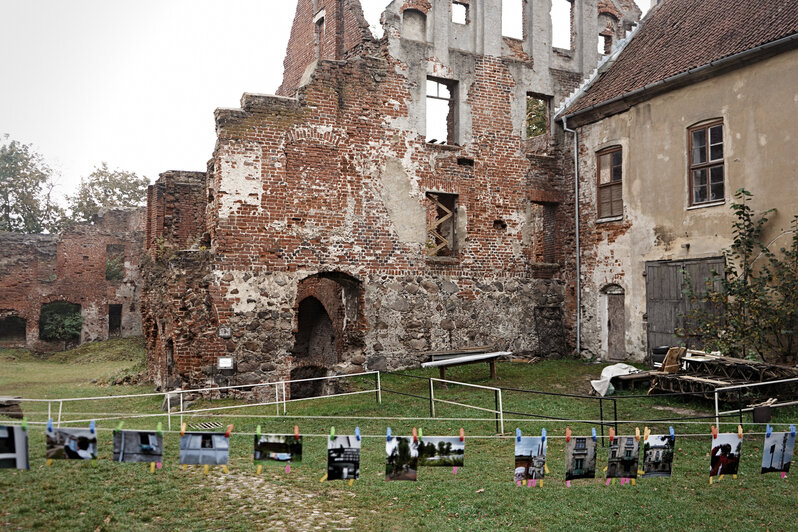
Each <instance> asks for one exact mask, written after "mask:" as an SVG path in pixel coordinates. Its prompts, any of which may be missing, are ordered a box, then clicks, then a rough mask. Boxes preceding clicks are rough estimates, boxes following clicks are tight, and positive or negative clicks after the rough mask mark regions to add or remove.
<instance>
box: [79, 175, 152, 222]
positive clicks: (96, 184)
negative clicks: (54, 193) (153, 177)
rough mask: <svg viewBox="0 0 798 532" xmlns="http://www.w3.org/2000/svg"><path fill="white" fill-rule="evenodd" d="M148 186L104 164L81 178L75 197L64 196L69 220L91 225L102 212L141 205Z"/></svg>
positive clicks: (144, 181) (145, 180)
mask: <svg viewBox="0 0 798 532" xmlns="http://www.w3.org/2000/svg"><path fill="white" fill-rule="evenodd" d="M149 184H150V182H149V180H148V179H147V178H146V177H139V176H138V175H136V174H135V173H133V172H127V171H124V170H118V169H117V170H111V169H110V168H108V164H107V163H105V162H103V163H101V164H100V166H98V167H95V168H94V171H93V172H92V173H90V174H89V175H88V176H87V177H84V178H81V180H80V185H79V186H78V190H77V192H76V193H75V195H73V196H67V201H68V204H69V210H70V211H71V212H72V219H73V220H74V221H76V222H90V221H92V220H93V219H94V217H95V216H96V215H97V214H98V213H99V212H100V209H103V208H107V207H111V208H119V207H121V208H125V207H138V206H141V205H144V202H145V201H146V199H147V186H148V185H149Z"/></svg>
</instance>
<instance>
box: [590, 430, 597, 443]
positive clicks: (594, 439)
mask: <svg viewBox="0 0 798 532" xmlns="http://www.w3.org/2000/svg"><path fill="white" fill-rule="evenodd" d="M591 430H593V441H596V427H593V429H591Z"/></svg>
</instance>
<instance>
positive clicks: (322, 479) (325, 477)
mask: <svg viewBox="0 0 798 532" xmlns="http://www.w3.org/2000/svg"><path fill="white" fill-rule="evenodd" d="M325 480H327V473H324V476H323V477H321V479H320V480H319V482H324V481H325Z"/></svg>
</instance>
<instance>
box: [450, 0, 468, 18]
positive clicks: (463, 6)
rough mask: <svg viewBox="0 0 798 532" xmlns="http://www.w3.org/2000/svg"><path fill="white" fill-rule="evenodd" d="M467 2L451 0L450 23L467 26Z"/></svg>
mask: <svg viewBox="0 0 798 532" xmlns="http://www.w3.org/2000/svg"><path fill="white" fill-rule="evenodd" d="M468 7H469V5H468V2H458V1H457V0H452V22H454V23H455V24H468V23H469V22H470V21H469V18H468Z"/></svg>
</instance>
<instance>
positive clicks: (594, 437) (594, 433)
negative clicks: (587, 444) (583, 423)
mask: <svg viewBox="0 0 798 532" xmlns="http://www.w3.org/2000/svg"><path fill="white" fill-rule="evenodd" d="M592 430H593V441H596V439H597V438H596V428H595V427H593V429H592ZM610 430H612V429H610Z"/></svg>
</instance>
